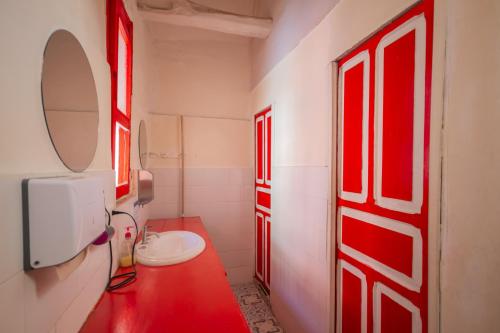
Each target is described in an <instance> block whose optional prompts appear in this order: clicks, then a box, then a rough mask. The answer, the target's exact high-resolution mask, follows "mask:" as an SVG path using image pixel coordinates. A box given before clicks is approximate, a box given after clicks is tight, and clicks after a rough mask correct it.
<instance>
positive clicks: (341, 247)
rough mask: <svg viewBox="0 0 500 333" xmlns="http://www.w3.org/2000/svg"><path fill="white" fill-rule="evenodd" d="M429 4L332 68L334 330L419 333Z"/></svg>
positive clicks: (423, 297)
mask: <svg viewBox="0 0 500 333" xmlns="http://www.w3.org/2000/svg"><path fill="white" fill-rule="evenodd" d="M432 8H433V3H432V1H423V2H421V3H419V4H418V5H417V6H415V7H413V8H412V9H410V10H409V11H408V12H407V13H405V14H404V15H402V16H401V17H399V18H398V19H396V20H394V21H393V22H392V23H390V24H389V25H387V26H386V27H385V28H383V29H382V30H381V31H380V32H378V33H377V34H375V35H374V36H373V37H371V38H370V39H369V40H367V41H366V42H365V43H363V44H362V45H361V46H359V47H358V48H357V49H355V50H354V51H352V52H351V53H350V54H348V55H347V56H345V57H344V58H343V59H341V60H340V61H339V70H338V115H339V120H338V147H337V161H338V175H337V177H338V182H337V183H338V191H337V250H336V261H337V286H336V297H337V316H336V325H337V332H338V333H340V332H343V333H366V332H368V333H371V332H373V333H410V332H411V333H421V332H424V333H425V332H427V299H428V295H427V293H428V291H427V288H428V287H427V230H428V203H427V200H428V181H429V177H428V166H429V126H430V124H429V119H430V104H429V103H430V95H429V94H430V83H431V60H432V49H431V48H432V21H433V18H432V15H433V9H432Z"/></svg>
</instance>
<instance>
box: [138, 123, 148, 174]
mask: <svg viewBox="0 0 500 333" xmlns="http://www.w3.org/2000/svg"><path fill="white" fill-rule="evenodd" d="M139 159H140V161H141V167H142V168H143V169H146V168H147V163H148V132H147V130H146V122H145V121H144V120H141V123H140V124H139Z"/></svg>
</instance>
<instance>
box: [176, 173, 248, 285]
mask: <svg viewBox="0 0 500 333" xmlns="http://www.w3.org/2000/svg"><path fill="white" fill-rule="evenodd" d="M252 172H253V171H252V169H250V168H188V169H186V171H185V215H186V216H196V215H199V216H201V218H202V220H203V223H204V224H205V227H206V228H207V230H208V233H209V235H210V238H211V239H212V242H213V243H214V245H215V248H216V249H217V252H218V254H219V256H220V257H221V259H222V262H223V263H224V267H225V268H226V272H227V274H228V278H229V281H230V282H231V283H242V282H248V281H251V279H252V276H253V265H254V260H253V258H254V253H253V249H254V230H253V218H252V217H253V198H254V197H253V184H252V180H253V175H252Z"/></svg>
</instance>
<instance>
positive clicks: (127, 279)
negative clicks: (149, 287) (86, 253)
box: [106, 209, 139, 291]
mask: <svg viewBox="0 0 500 333" xmlns="http://www.w3.org/2000/svg"><path fill="white" fill-rule="evenodd" d="M106 214H107V216H108V225H111V215H119V214H124V215H128V216H129V217H130V218H131V219H132V221H134V225H135V237H134V243H133V244H132V272H126V273H122V274H118V275H115V276H112V270H113V248H112V245H111V239H110V240H109V242H108V244H109V257H110V260H109V274H108V284H107V285H106V290H107V291H114V290H117V289H120V288H122V287H125V286H126V285H128V284H130V283H132V282H134V281H135V279H136V277H137V271H136V269H135V261H134V253H135V244H136V242H137V236H138V235H139V227H138V226H137V222H136V221H135V219H134V217H133V216H132V215H130V214H129V213H127V212H122V211H118V210H113V211H112V212H111V214H110V213H109V211H108V210H107V209H106ZM120 279H122V281H120V282H117V283H116V284H113V282H114V281H115V280H120Z"/></svg>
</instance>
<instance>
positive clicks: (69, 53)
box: [42, 30, 99, 172]
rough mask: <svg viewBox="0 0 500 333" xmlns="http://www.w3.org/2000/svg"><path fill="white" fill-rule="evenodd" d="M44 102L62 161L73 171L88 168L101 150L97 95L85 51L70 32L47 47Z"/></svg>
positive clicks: (55, 37)
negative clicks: (99, 145)
mask: <svg viewBox="0 0 500 333" xmlns="http://www.w3.org/2000/svg"><path fill="white" fill-rule="evenodd" d="M42 101H43V109H44V113H45V121H46V123H47V128H48V130H49V135H50V139H51V140H52V144H53V145H54V148H55V150H56V152H57V154H58V155H59V158H60V159H61V161H62V162H63V163H64V165H65V166H66V167H68V168H69V169H71V170H73V171H77V172H80V171H83V170H85V169H87V167H88V166H89V165H90V163H91V162H92V160H93V159H94V154H95V150H96V147H97V128H98V123H99V110H98V103H97V92H96V87H95V83H94V77H93V75H92V70H91V68H90V64H89V61H88V59H87V56H86V55H85V52H84V50H83V48H82V46H81V45H80V42H78V40H77V39H76V38H75V36H73V34H71V33H70V32H68V31H66V30H57V31H55V32H54V33H53V34H52V35H51V36H50V38H49V40H48V42H47V45H46V47H45V52H44V56H43V69H42Z"/></svg>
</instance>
